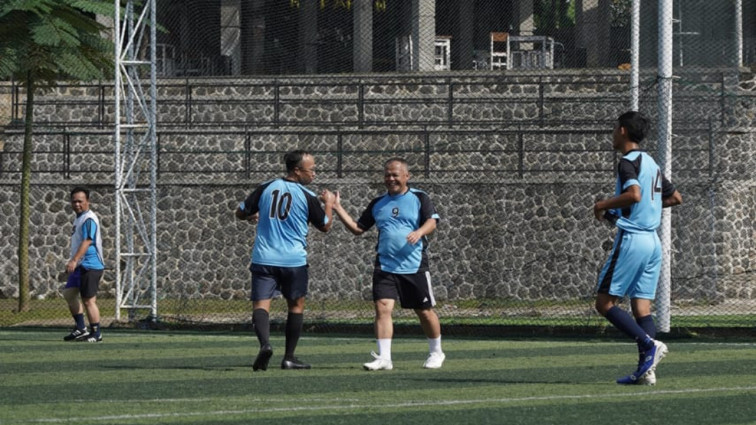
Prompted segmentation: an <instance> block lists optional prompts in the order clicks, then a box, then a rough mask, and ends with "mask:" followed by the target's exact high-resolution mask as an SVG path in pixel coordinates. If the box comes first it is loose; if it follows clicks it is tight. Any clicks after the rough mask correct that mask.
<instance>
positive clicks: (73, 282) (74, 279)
mask: <svg viewBox="0 0 756 425" xmlns="http://www.w3.org/2000/svg"><path fill="white" fill-rule="evenodd" d="M102 273H103V270H87V269H85V268H84V267H81V266H79V267H77V268H75V269H74V271H73V273H70V274H69V275H68V280H66V289H68V288H77V289H78V290H79V294H80V295H81V297H82V298H92V297H94V296H95V295H97V291H98V290H99V289H100V279H101V278H102Z"/></svg>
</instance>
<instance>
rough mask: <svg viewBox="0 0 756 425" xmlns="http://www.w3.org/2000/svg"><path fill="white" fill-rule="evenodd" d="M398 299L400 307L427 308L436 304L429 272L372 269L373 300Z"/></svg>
mask: <svg viewBox="0 0 756 425" xmlns="http://www.w3.org/2000/svg"><path fill="white" fill-rule="evenodd" d="M383 299H392V300H396V299H398V300H399V302H400V304H401V306H402V308H412V309H423V310H424V309H429V308H431V307H433V306H434V305H436V299H435V298H434V297H433V287H431V279H430V272H428V271H424V272H417V273H414V274H396V273H389V272H384V271H383V270H380V269H374V270H373V301H378V300H383Z"/></svg>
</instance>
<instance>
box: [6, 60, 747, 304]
mask: <svg viewBox="0 0 756 425" xmlns="http://www.w3.org/2000/svg"><path fill="white" fill-rule="evenodd" d="M744 76H745V77H742V78H741V81H740V82H736V83H734V84H733V85H732V87H733V90H736V93H737V94H738V96H736V97H735V98H734V99H733V98H730V97H728V98H727V99H726V101H725V102H724V103H725V104H724V106H722V103H723V102H722V101H721V100H722V99H721V98H717V97H715V98H714V99H713V100H712V99H707V100H706V102H693V101H690V102H686V101H684V100H681V101H680V102H679V103H678V104H677V106H676V110H675V111H676V112H675V114H676V117H685V118H686V120H685V121H684V122H683V123H677V126H676V136H675V139H674V140H675V146H674V147H675V151H674V154H673V155H674V156H673V161H674V165H673V167H674V169H673V173H674V176H675V178H674V181H675V183H676V184H677V186H678V188H679V189H680V191H681V192H682V194H683V197H684V201H685V203H684V205H683V206H681V207H677V208H675V209H674V210H673V211H674V212H673V260H672V261H673V262H672V277H673V288H672V291H673V299H675V300H690V301H696V302H707V301H711V302H719V301H722V300H725V299H733V298H734V299H754V298H756V293H754V287H755V283H754V279H753V269H754V262H756V242H755V241H756V238H754V236H755V235H756V227H755V226H756V225H755V224H754V223H756V213H755V212H754V211H756V209H755V208H754V206H756V183H755V181H754V175H753V170H754V169H756V156H754V153H753V152H754V148H756V139H755V138H754V130H753V129H754V127H756V125H754V123H756V118H754V117H756V113H755V112H756V106H755V105H756V102H754V101H753V100H754V96H753V93H754V91H756V89H755V85H754V84H753V76H752V75H750V74H744ZM549 78H550V81H551V84H552V86H551V89H550V90H553V91H554V92H553V93H552V94H553V96H552V97H554V98H556V97H559V96H562V97H564V98H565V99H567V98H569V99H568V100H569V101H568V102H562V103H559V104H557V103H552V104H551V105H550V106H549V105H547V106H548V107H547V108H545V109H546V110H547V111H549V112H548V115H547V117H548V121H549V123H546V124H542V125H538V120H539V119H540V118H543V117H544V116H543V115H542V112H541V111H542V109H541V108H540V105H539V103H538V102H539V101H538V99H537V98H538V96H535V97H534V96H533V92H532V90H533V89H532V88H530V87H529V85H528V84H527V83H528V81H533V77H527V78H526V77H523V81H521V82H523V84H519V85H516V84H506V85H503V86H497V85H496V83H495V81H494V79H492V78H490V77H485V76H484V77H481V78H480V80H471V79H469V78H467V77H465V78H461V79H460V80H459V81H453V82H454V84H453V85H452V86H450V85H449V80H448V79H445V80H444V81H442V82H441V83H439V84H438V85H432V84H416V82H415V81H413V80H412V79H411V78H409V77H408V78H406V79H404V80H402V79H401V78H397V80H396V81H390V82H386V81H384V80H381V81H383V85H379V84H377V83H376V86H375V87H372V88H370V90H369V92H368V93H362V95H360V94H359V93H354V92H352V91H351V89H348V88H345V87H344V86H343V85H342V86H338V87H336V88H331V87H330V86H329V85H328V84H327V81H319V82H317V83H318V84H313V85H308V86H306V87H304V88H302V87H300V86H297V85H292V86H291V87H284V88H281V87H279V88H278V89H276V90H279V96H283V97H285V98H287V99H288V101H289V104H288V106H289V107H291V108H290V109H287V108H279V110H278V113H279V114H280V115H279V117H278V118H279V119H280V120H281V121H287V120H289V121H291V120H296V119H301V120H302V122H300V124H302V123H304V122H308V121H310V120H312V121H322V122H321V125H320V126H312V125H310V126H301V127H284V128H281V129H277V130H276V129H271V128H267V127H260V128H253V129H249V128H248V129H246V130H245V129H241V130H240V129H235V127H234V126H233V125H230V124H229V125H223V123H224V122H227V121H228V122H231V121H233V120H234V119H236V118H233V119H232V117H237V118H239V119H244V120H246V119H251V118H250V117H255V118H254V119H260V120H262V121H265V122H268V121H271V120H273V118H274V117H273V116H274V115H275V114H274V112H273V110H274V109H276V108H273V107H272V106H270V105H269V104H267V103H266V102H267V101H262V102H260V103H259V104H254V105H256V106H255V108H259V109H256V110H255V111H252V112H250V115H246V113H241V112H240V110H239V109H238V108H235V107H234V106H233V104H228V105H225V106H224V104H223V103H222V102H215V103H217V105H215V106H212V105H211V102H208V103H207V105H206V108H207V109H201V110H196V111H193V112H192V114H193V116H195V118H196V120H197V121H212V120H216V121H217V122H218V124H217V125H216V126H214V127H209V128H203V129H196V128H195V129H176V128H172V129H168V130H161V132H160V140H161V157H160V170H161V171H160V177H159V180H158V199H159V203H158V216H157V218H158V238H157V240H158V251H159V256H158V264H159V267H158V286H159V294H160V295H159V296H160V297H173V296H181V297H190V298H219V299H229V298H245V297H247V296H248V294H247V292H248V286H249V272H248V271H247V266H248V262H249V253H250V249H251V245H252V240H253V238H254V228H253V226H250V225H249V224H247V223H242V222H238V221H236V220H235V219H234V217H233V211H234V209H235V207H236V205H237V204H238V202H239V201H241V200H242V199H243V198H244V197H245V196H246V195H247V194H248V193H249V191H251V190H252V189H253V188H254V186H255V185H256V184H258V183H259V182H261V181H263V180H265V179H268V178H271V177H274V176H278V175H281V174H282V166H281V164H280V159H281V155H282V153H283V152H285V151H287V150H289V149H293V148H305V149H308V150H311V151H313V152H316V153H317V159H318V170H319V173H318V178H317V180H316V181H315V182H314V184H313V185H312V186H313V187H312V189H314V190H319V189H320V188H322V187H327V188H329V189H331V190H340V191H341V193H342V196H343V198H344V204H345V206H347V208H348V210H349V211H350V212H351V213H352V215H358V214H359V213H360V212H361V211H362V209H363V208H364V207H365V206H366V205H367V203H368V202H369V200H370V199H372V198H373V197H375V196H377V195H378V194H380V193H381V192H382V191H383V190H384V188H383V186H382V184H381V182H382V180H381V174H380V165H381V163H382V161H383V160H385V158H386V157H388V156H391V155H395V154H397V153H399V154H401V155H404V156H407V157H408V159H409V161H410V163H411V165H412V170H413V172H414V176H413V179H412V182H413V183H414V184H415V185H416V186H417V187H419V188H421V189H423V190H425V191H427V192H428V193H429V194H430V195H431V197H432V199H433V200H434V201H435V203H436V205H437V208H438V210H439V212H440V214H441V216H442V221H441V223H440V225H439V228H438V230H437V231H436V232H435V233H434V235H433V236H432V237H431V245H430V249H429V253H430V257H431V265H432V273H433V280H434V285H435V287H436V288H437V295H438V297H439V298H440V299H469V298H477V299H481V298H497V299H513V300H529V301H532V300H563V299H580V298H585V297H590V296H591V294H592V292H593V287H594V284H595V280H596V277H597V274H598V272H599V269H600V267H601V264H602V262H603V260H604V258H605V256H606V255H607V252H608V250H609V249H610V247H611V238H612V230H611V229H610V228H609V227H607V226H605V225H603V224H600V223H598V222H596V221H595V220H594V219H593V218H592V204H593V201H594V200H595V199H596V198H597V197H598V196H609V195H611V193H612V192H613V188H614V181H613V167H614V161H615V155H614V154H613V153H612V152H611V148H610V145H609V140H610V139H609V137H610V130H611V128H610V127H608V126H605V125H603V124H601V123H602V122H603V121H604V120H611V119H613V118H615V117H616V114H617V113H618V112H619V111H621V108H622V106H621V105H618V104H617V103H616V102H615V100H616V99H615V94H616V97H617V98H619V97H620V96H623V97H624V90H626V86H623V87H620V80H621V78H619V77H617V78H614V77H612V76H611V75H610V76H609V77H606V76H603V77H602V78H598V77H594V80H595V81H593V83H592V84H589V83H588V82H587V81H586V79H590V78H589V77H587V76H585V75H582V74H580V75H577V76H576V75H571V74H566V75H553V76H550V77H549ZM749 78H750V79H749ZM705 80H706V79H701V81H703V82H700V84H701V85H704V86H705V85H706V84H708V83H706V82H705ZM714 80H716V79H714ZM340 81H342V80H340ZM720 81H721V79H720ZM279 83H280V82H279ZM299 83H300V85H301V84H302V83H303V81H300V82H299ZM426 83H427V81H426ZM217 85H218V82H216V83H215V85H213V86H212V87H209V86H208V87H206V88H205V90H206V91H203V92H202V96H206V97H207V98H215V99H216V100H217V99H218V98H223V99H238V100H244V99H246V100H249V97H250V96H252V97H254V96H259V97H261V98H266V97H269V96H271V92H270V90H271V89H270V88H266V87H267V86H265V84H262V85H258V86H250V87H248V88H246V89H245V90H246V91H239V88H238V87H239V86H240V85H239V84H237V88H234V87H226V88H225V89H221V88H219V87H217ZM379 86H380V87H379ZM443 87H446V88H448V87H453V90H455V91H454V96H455V98H456V99H458V100H459V99H464V98H465V97H467V99H468V101H467V102H462V101H460V103H455V105H457V106H455V108H457V109H455V110H454V115H455V116H456V117H462V118H459V120H460V122H463V121H464V122H465V124H464V125H461V127H463V128H462V129H459V128H458V127H456V126H455V127H454V128H448V127H443V126H441V124H439V125H438V126H431V127H429V128H422V129H418V127H417V126H416V125H407V126H406V128H405V127H403V126H401V125H398V124H397V125H391V126H388V125H387V126H384V127H379V126H373V127H368V128H365V129H359V128H356V127H349V128H346V127H344V128H340V129H339V130H338V131H331V130H332V128H329V127H328V126H330V125H331V124H333V123H334V122H338V123H341V124H344V123H345V122H351V121H353V120H354V119H357V117H359V116H360V113H359V112H358V111H353V110H349V108H342V109H341V110H340V111H336V110H335V109H333V108H334V107H335V106H334V105H337V104H336V103H335V104H333V105H330V106H325V107H323V108H322V109H320V108H319V107H318V106H317V104H316V103H313V102H312V99H313V98H317V97H322V98H329V97H331V98H333V99H343V98H346V97H350V96H357V97H359V96H363V97H370V96H373V97H374V98H380V97H383V98H384V99H385V103H383V104H381V103H375V102H374V103H373V104H371V105H368V106H369V107H368V108H367V109H365V110H364V111H363V113H364V114H365V117H368V116H372V117H373V118H369V119H366V121H369V120H378V119H379V118H380V119H382V120H384V121H385V120H388V118H386V117H390V119H391V120H392V121H391V122H394V123H395V124H396V123H400V122H403V121H413V120H418V119H420V120H427V121H434V120H436V121H439V123H440V122H441V121H442V120H443V119H444V118H445V117H446V118H448V112H449V111H448V109H444V108H443V107H442V106H439V105H442V104H436V103H434V101H433V99H444V98H447V99H448V95H449V93H448V92H445V91H443V90H442V88H443ZM541 87H543V86H541ZM720 88H721V87H720ZM71 90H72V89H71ZM165 90H166V92H165V93H166V96H168V97H169V98H170V99H174V100H175V102H173V101H166V102H160V103H161V105H162V106H161V108H163V109H161V111H162V117H163V118H162V119H163V120H166V119H169V118H168V117H173V118H170V119H175V120H176V121H180V120H181V119H183V117H185V112H186V110H182V109H181V108H182V106H181V104H180V102H179V100H177V99H180V98H181V97H182V96H184V95H185V94H186V93H185V92H183V91H181V90H182V89H181V88H180V87H174V88H170V89H168V88H166V89H165ZM170 90H174V92H170ZM90 91H92V93H94V94H91V93H90V94H91V95H92V96H96V93H97V92H98V90H97V89H92V90H90ZM681 91H683V92H685V90H681ZM704 91H705V92H706V91H707V90H704ZM496 92H499V94H498V95H495V93H496ZM556 92H559V93H562V95H559V96H557V95H556ZM88 93H89V91H87V90H81V91H79V92H76V93H73V92H71V91H70V90H69V91H67V92H65V93H62V92H61V93H58V94H59V95H61V96H63V95H65V96H67V95H71V96H74V95H75V96H79V97H81V96H84V97H86V96H87V95H88ZM697 93H698V92H697ZM683 94H684V93H683ZM688 94H690V93H688ZM697 95H700V93H698V94H697ZM47 96H50V98H54V93H48V94H47ZM65 96H64V97H65ZM171 96H173V97H171ZM422 96H427V97H428V99H431V100H430V101H429V102H426V103H422V102H419V101H418V99H421V98H422ZM497 96H498V97H497ZM691 96H692V95H691ZM395 98H398V99H399V100H402V99H404V100H407V99H410V100H412V99H414V100H413V102H409V101H407V102H406V103H405V104H403V103H401V102H400V101H398V102H393V101H391V99H395ZM66 99H67V100H66V101H70V99H68V98H66ZM170 99H169V100H170ZM606 99H609V100H610V101H611V102H605V101H604V100H606ZM172 102H173V103H172ZM295 104H297V105H299V106H296V107H295V106H293V105H295ZM710 104H717V105H720V108H723V109H718V110H724V111H729V112H727V113H726V114H725V115H724V116H720V115H718V114H717V113H712V111H711V110H710V109H707V108H706V107H705V105H710ZM240 105H241V103H240ZM244 105H246V106H244V107H247V106H249V105H253V104H252V103H249V102H247V103H244ZM345 105H347V103H344V104H341V106H345ZM279 106H281V105H279ZM39 108H40V109H39V110H38V113H41V115H40V120H41V121H45V120H46V119H47V120H48V122H50V123H52V122H54V121H66V120H72V121H77V120H78V119H79V117H89V116H91V115H92V114H94V115H96V114H97V112H96V111H97V110H100V109H101V108H98V107H96V106H93V105H92V104H88V103H86V102H84V103H82V107H81V109H76V108H74V109H73V110H71V108H72V107H71V106H69V108H68V109H66V108H63V107H61V106H60V105H58V106H56V107H54V106H52V104H48V105H42V106H40V107H39ZM107 114H108V112H107V111H106V112H105V114H104V116H105V117H107V116H108V115H107ZM239 114H241V115H239ZM502 117H503V119H502ZM712 117H715V118H716V120H712V119H711V118H712ZM489 118H490V119H493V118H496V119H497V120H499V125H500V126H499V127H498V128H492V125H491V124H490V123H489ZM583 118H585V119H586V120H587V119H589V118H590V119H591V120H593V122H594V123H596V124H595V125H594V126H586V125H585V124H584V123H583V124H579V122H580V120H581V119H583ZM517 119H521V120H522V123H523V125H522V126H509V125H504V124H502V123H504V122H507V121H510V120H517ZM474 122H479V125H477V126H475V125H473V123H474ZM494 127H495V126H494ZM46 132H47V133H46ZM111 138H112V136H111V134H110V132H109V131H108V130H107V129H103V130H96V129H92V128H90V127H88V128H83V127H82V128H78V129H70V128H69V129H67V130H66V131H65V132H61V130H60V129H49V128H47V129H42V128H41V129H39V132H38V135H37V136H36V137H35V143H36V151H37V154H36V155H35V166H34V167H35V177H34V182H33V185H32V197H31V199H32V211H33V213H32V219H31V220H32V234H31V246H30V257H31V262H32V264H31V270H32V279H31V280H32V294H33V296H35V297H41V298H44V297H50V296H56V295H57V294H58V288H59V286H60V285H61V284H62V283H63V282H64V275H63V273H62V271H63V267H64V261H65V256H66V254H67V252H68V243H69V236H70V226H71V221H72V219H73V214H72V212H71V210H70V207H69V206H68V192H69V190H70V189H71V187H73V186H75V185H78V184H85V185H88V186H90V187H91V188H92V189H93V195H92V208H93V210H94V211H96V212H97V213H98V214H99V215H100V217H101V220H102V224H103V228H104V234H105V249H106V258H107V266H108V272H107V273H106V275H105V279H104V285H103V295H104V294H113V293H114V288H113V284H114V276H113V269H114V263H113V262H114V258H115V254H114V247H113V245H114V236H113V232H114V230H115V224H114V211H113V209H114V195H113V183H112V182H113V173H112V170H113V165H112V158H113V154H112V145H111ZM3 140H4V141H5V145H4V151H3V152H2V153H0V159H1V161H0V212H2V215H1V216H0V231H2V235H3V236H4V237H3V238H2V240H0V255H2V258H5V259H6V260H5V261H3V262H2V263H0V297H15V296H17V288H16V286H17V267H16V244H17V237H18V218H17V214H18V202H19V185H18V173H17V172H16V171H17V170H18V162H19V160H20V155H19V154H18V153H14V152H18V151H19V150H20V146H21V143H22V135H21V133H20V132H19V131H17V130H12V129H11V130H7V131H6V132H5V134H4V137H3ZM647 148H648V150H649V151H650V152H652V153H655V151H656V146H655V142H654V140H653V139H651V140H649V143H648V146H647ZM339 161H340V162H339ZM62 163H63V164H67V165H66V167H63V168H61V164H62ZM337 163H340V164H341V165H340V166H337V165H336V164H337ZM375 238H376V234H375V231H374V230H373V231H372V232H371V233H368V234H366V235H364V236H363V237H360V238H358V237H354V236H352V235H351V234H350V233H348V232H347V231H346V230H345V229H344V228H343V226H342V225H341V224H340V223H336V224H335V226H334V229H333V230H332V231H331V233H329V234H321V233H319V232H317V231H316V230H312V232H311V236H310V238H309V240H310V249H309V251H310V264H311V266H312V267H311V283H312V288H311V289H312V297H313V298H315V299H322V298H328V297H338V298H340V299H369V297H370V278H371V269H372V259H373V256H374V245H375Z"/></svg>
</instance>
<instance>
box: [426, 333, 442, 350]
mask: <svg viewBox="0 0 756 425" xmlns="http://www.w3.org/2000/svg"><path fill="white" fill-rule="evenodd" d="M428 352H430V353H442V352H443V351H441V335H439V336H438V338H428Z"/></svg>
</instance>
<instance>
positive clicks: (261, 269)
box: [249, 264, 309, 301]
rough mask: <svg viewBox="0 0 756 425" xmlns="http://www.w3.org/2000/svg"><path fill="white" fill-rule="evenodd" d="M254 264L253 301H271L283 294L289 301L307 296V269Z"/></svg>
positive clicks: (303, 267)
mask: <svg viewBox="0 0 756 425" xmlns="http://www.w3.org/2000/svg"><path fill="white" fill-rule="evenodd" d="M308 267H309V266H306V265H305V266H301V267H278V266H263V265H260V264H252V266H250V268H249V269H250V270H251V271H252V296H251V298H252V301H261V300H269V299H271V298H275V297H276V296H277V295H279V294H281V295H283V297H284V298H286V299H287V300H292V301H293V300H296V299H299V298H302V297H304V296H305V295H307V282H308V274H307V268H308Z"/></svg>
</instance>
